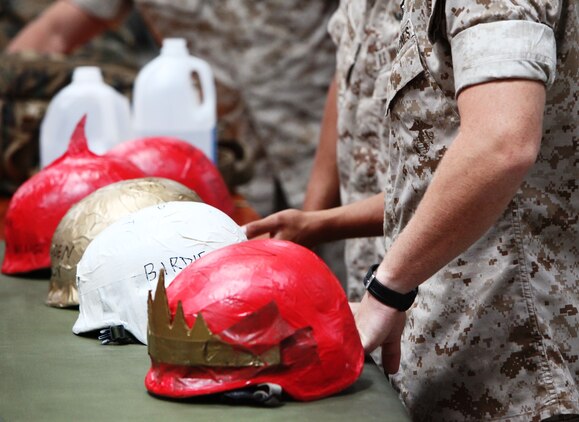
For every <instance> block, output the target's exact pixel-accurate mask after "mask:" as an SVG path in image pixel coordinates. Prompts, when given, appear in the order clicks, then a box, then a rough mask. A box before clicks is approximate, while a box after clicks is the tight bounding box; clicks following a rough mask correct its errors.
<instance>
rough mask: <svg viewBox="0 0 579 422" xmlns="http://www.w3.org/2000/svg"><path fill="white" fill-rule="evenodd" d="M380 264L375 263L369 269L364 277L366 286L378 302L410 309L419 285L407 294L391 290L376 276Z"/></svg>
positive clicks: (400, 309) (397, 307)
mask: <svg viewBox="0 0 579 422" xmlns="http://www.w3.org/2000/svg"><path fill="white" fill-rule="evenodd" d="M378 265H379V264H374V265H372V266H371V267H370V269H369V270H368V273H367V274H366V277H364V287H365V288H366V290H368V293H370V294H371V295H372V296H374V298H375V299H376V300H377V301H378V302H380V303H382V304H384V305H386V306H390V307H391V308H394V309H398V310H399V311H402V312H404V311H406V310H408V308H410V307H411V306H412V304H413V303H414V299H416V295H417V294H418V287H417V288H415V289H414V290H412V291H410V292H408V293H406V294H402V293H398V292H395V291H394V290H390V289H389V288H388V287H386V286H384V285H383V284H382V283H380V281H379V280H378V279H377V278H376V270H377V269H378Z"/></svg>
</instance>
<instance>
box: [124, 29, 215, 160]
mask: <svg viewBox="0 0 579 422" xmlns="http://www.w3.org/2000/svg"><path fill="white" fill-rule="evenodd" d="M133 118H134V129H135V135H136V136H137V137H142V138H144V137H151V136H168V137H173V138H178V139H182V140H184V141H187V142H189V143H191V144H192V145H193V146H195V147H197V148H199V149H200V150H201V151H203V152H204V153H205V154H206V155H207V157H209V158H210V159H211V160H212V161H213V162H216V131H215V127H216V121H217V104H216V96H215V81H214V79H213V73H212V71H211V67H210V66H209V64H208V63H207V62H205V61H203V60H201V59H199V58H197V57H193V56H191V55H190V54H189V51H188V50H187V44H186V42H185V40H184V39H182V38H167V39H165V40H163V45H162V48H161V54H160V55H159V56H158V57H156V58H155V59H153V60H152V61H150V62H149V63H147V64H146V65H145V66H144V67H143V69H141V71H140V72H139V74H138V75H137V79H136V80H135V86H134V90H133Z"/></svg>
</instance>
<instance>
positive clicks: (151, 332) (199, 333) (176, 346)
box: [147, 271, 281, 367]
mask: <svg viewBox="0 0 579 422" xmlns="http://www.w3.org/2000/svg"><path fill="white" fill-rule="evenodd" d="M148 314H149V325H148V330H147V337H148V349H149V355H150V356H151V358H153V360H155V361H156V362H162V363H168V364H174V365H185V366H219V367H244V366H270V365H277V364H279V363H280V361H281V358H280V348H279V346H273V347H271V348H270V349H268V350H266V351H265V352H264V353H262V354H259V355H256V354H253V353H251V352H250V351H248V350H240V349H239V348H235V347H233V346H232V345H231V344H228V343H225V342H224V341H223V340H222V339H221V338H220V337H219V336H218V335H215V334H213V333H211V330H209V327H207V324H206V323H205V320H204V319H203V316H202V315H201V313H199V314H198V315H197V318H196V319H195V323H194V324H193V328H189V326H188V325H187V321H186V320H185V314H184V312H183V305H182V303H181V301H179V303H178V305H177V312H175V318H174V319H173V321H171V312H170V310H169V302H168V300H167V291H166V289H165V272H164V271H160V274H159V280H158V281H157V289H156V291H155V299H154V300H153V298H152V297H151V291H149V299H148Z"/></svg>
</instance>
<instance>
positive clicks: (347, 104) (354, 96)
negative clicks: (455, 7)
mask: <svg viewBox="0 0 579 422" xmlns="http://www.w3.org/2000/svg"><path fill="white" fill-rule="evenodd" d="M400 18H401V9H400V4H399V2H398V1H393V0H390V1H384V0H378V1H371V0H363V1H358V0H356V1H354V0H342V2H341V4H340V7H339V9H338V10H337V11H336V13H335V14H334V15H333V16H332V18H331V20H330V24H329V26H328V29H329V32H330V35H331V36H332V39H333V40H334V42H335V43H336V45H337V47H338V48H337V66H336V78H337V81H338V169H339V172H340V197H341V200H342V203H343V204H350V203H352V202H356V201H360V200H362V199H366V198H369V197H371V196H373V195H375V194H378V193H380V192H381V191H382V188H383V186H384V173H385V171H386V167H387V155H386V153H385V145H384V143H385V140H384V138H383V137H381V134H380V128H381V117H382V115H383V113H384V108H383V107H384V98H383V96H381V95H376V93H375V80H376V77H377V75H378V73H379V71H380V70H381V69H388V68H389V67H390V63H391V62H392V60H393V59H394V56H395V55H396V48H395V47H396V40H397V36H398V30H399V27H400ZM383 256H384V241H383V239H382V237H379V238H375V237H372V238H369V237H368V238H357V239H348V240H346V268H347V270H348V288H347V291H348V298H349V300H350V301H355V302H359V301H360V300H361V299H362V296H363V295H364V292H365V289H364V285H363V284H362V280H363V278H364V275H365V274H366V272H367V271H368V268H369V267H370V265H372V264H375V263H377V262H380V261H381V260H382V258H383Z"/></svg>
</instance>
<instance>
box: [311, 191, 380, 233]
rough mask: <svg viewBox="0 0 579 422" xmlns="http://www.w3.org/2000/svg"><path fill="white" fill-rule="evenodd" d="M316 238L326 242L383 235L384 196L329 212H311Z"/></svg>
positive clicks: (378, 195)
mask: <svg viewBox="0 0 579 422" xmlns="http://www.w3.org/2000/svg"><path fill="white" fill-rule="evenodd" d="M311 215H312V216H313V217H314V218H313V219H312V221H313V222H314V225H315V228H314V229H313V230H314V231H315V232H316V238H319V239H324V241H332V240H338V239H349V238H355V237H372V236H381V235H382V234H383V221H384V194H383V193H380V194H377V195H374V196H372V197H370V198H367V199H364V200H362V201H358V202H353V203H351V204H348V205H343V206H341V207H336V208H331V209H329V210H323V211H314V212H311Z"/></svg>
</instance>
